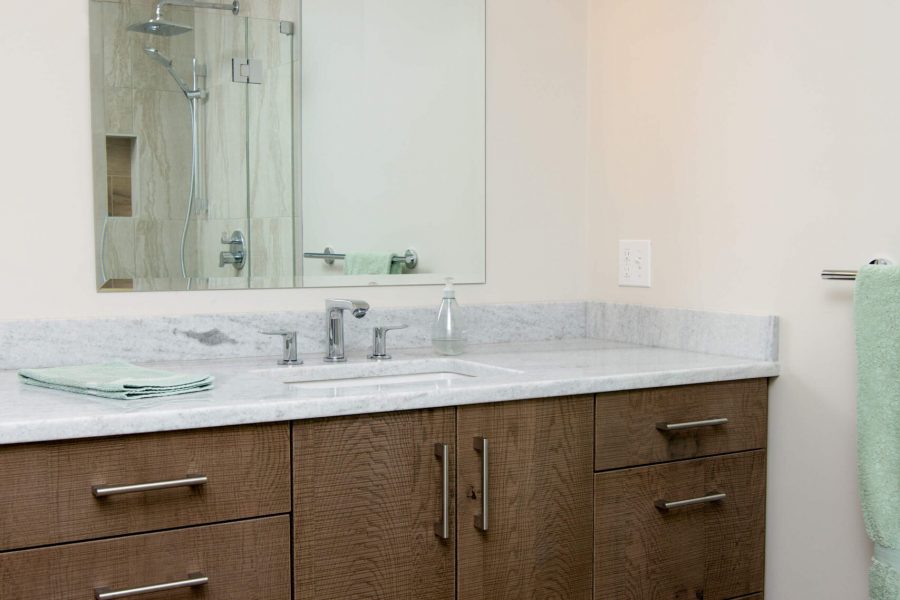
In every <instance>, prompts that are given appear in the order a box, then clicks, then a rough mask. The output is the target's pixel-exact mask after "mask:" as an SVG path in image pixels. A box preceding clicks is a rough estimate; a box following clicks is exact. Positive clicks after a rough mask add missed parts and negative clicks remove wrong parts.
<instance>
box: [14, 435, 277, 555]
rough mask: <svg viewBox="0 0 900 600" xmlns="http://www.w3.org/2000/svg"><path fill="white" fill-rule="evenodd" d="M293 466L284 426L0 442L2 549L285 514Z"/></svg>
mask: <svg viewBox="0 0 900 600" xmlns="http://www.w3.org/2000/svg"><path fill="white" fill-rule="evenodd" d="M290 468H291V463H290V432H289V428H288V425H287V424H274V425H250V426H243V427H229V428H222V429H204V430H195V431H181V432H165V433H154V434H149V435H135V436H121V437H115V438H103V439H93V440H80V441H72V442H53V443H46V444H25V445H19V446H2V447H0V550H9V549H16V548H26V547H33V546H41V545H47V544H55V543H61V542H70V541H77V540H86V539H92V538H99V537H107V536H113V535H121V534H129V533H138V532H142V531H155V530H159V529H170V528H174V527H183V526H187V525H200V524H205V523H213V522H217V521H226V520H233V519H241V518H248V517H256V516H265V515H271V514H276V513H287V512H290V510H291V471H290ZM188 475H202V476H204V477H206V482H205V483H201V484H196V485H183V486H181V487H171V488H166V489H155V490H148V491H136V492H135V491H132V492H128V493H117V492H123V491H127V490H115V489H113V490H107V491H111V492H112V494H111V495H108V496H101V497H98V496H97V495H95V491H94V489H93V488H94V486H123V485H133V484H146V483H158V482H165V481H173V480H176V481H177V480H183V479H185V478H186V477H187V476H188ZM182 483H186V482H182ZM194 483H197V481H196V480H195V482H194ZM97 493H100V494H102V493H103V492H102V491H98V492H97Z"/></svg>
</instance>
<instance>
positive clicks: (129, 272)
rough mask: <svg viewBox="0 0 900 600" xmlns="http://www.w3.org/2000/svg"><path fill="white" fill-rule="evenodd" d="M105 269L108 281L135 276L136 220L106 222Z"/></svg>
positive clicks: (110, 220)
mask: <svg viewBox="0 0 900 600" xmlns="http://www.w3.org/2000/svg"><path fill="white" fill-rule="evenodd" d="M103 248H104V252H103V267H104V269H105V271H106V278H107V279H130V278H132V277H134V275H135V223H134V219H129V218H115V217H111V218H109V219H107V220H106V240H105V242H104V244H103Z"/></svg>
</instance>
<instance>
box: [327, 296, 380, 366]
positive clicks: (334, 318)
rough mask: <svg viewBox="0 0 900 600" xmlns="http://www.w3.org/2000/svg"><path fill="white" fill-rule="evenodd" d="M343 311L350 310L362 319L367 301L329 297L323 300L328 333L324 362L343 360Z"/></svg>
mask: <svg viewBox="0 0 900 600" xmlns="http://www.w3.org/2000/svg"><path fill="white" fill-rule="evenodd" d="M344 311H350V314H352V315H353V316H354V317H356V318H357V319H362V318H363V317H365V316H366V314H367V313H368V312H369V303H368V302H366V301H365V300H346V299H343V298H329V299H328V300H326V301H325V330H326V333H327V335H328V353H327V354H326V355H325V362H344V361H345V360H347V358H346V356H345V355H344Z"/></svg>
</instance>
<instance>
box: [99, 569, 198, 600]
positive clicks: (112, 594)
mask: <svg viewBox="0 0 900 600" xmlns="http://www.w3.org/2000/svg"><path fill="white" fill-rule="evenodd" d="M208 583H209V577H207V576H205V575H203V574H202V573H191V574H190V575H188V578H187V579H182V580H181V581H172V582H169V583H157V584H154V585H145V586H142V587H136V588H129V589H127V590H110V589H109V588H105V587H103V588H97V589H95V590H94V600H116V598H130V597H131V596H139V595H141V594H149V593H152V592H164V591H167V590H177V589H180V588H192V587H200V586H204V585H206V584H208Z"/></svg>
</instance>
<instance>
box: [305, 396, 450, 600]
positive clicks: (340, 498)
mask: <svg viewBox="0 0 900 600" xmlns="http://www.w3.org/2000/svg"><path fill="white" fill-rule="evenodd" d="M455 436H456V411H455V409H453V408H444V409H435V410H420V411H406V412H397V413H387V414H377V415H364V416H354V417H342V418H335V419H323V420H318V421H305V422H300V423H296V424H295V425H294V465H295V468H296V475H295V480H294V485H295V507H294V508H295V513H294V539H295V542H296V543H295V547H294V553H295V562H294V564H295V567H296V572H295V579H296V583H297V584H296V598H297V599H298V600H348V599H351V598H352V599H354V600H453V598H454V597H455V594H456V591H455V590H456V588H455V585H456V582H455V575H456V535H455V531H454V523H453V515H454V508H455V500H454V498H453V492H454V489H455V486H454V483H455V478H454V474H455V470H456V468H455V459H454V456H453V450H452V449H453V446H454V438H455ZM435 444H446V445H447V446H448V447H449V451H448V453H447V457H446V459H443V460H447V461H449V463H447V473H448V482H447V484H448V487H447V494H448V498H447V502H448V517H449V519H450V523H448V532H449V539H446V540H442V539H440V538H439V537H438V536H437V535H436V534H435V523H436V522H437V521H439V520H441V519H442V516H443V506H442V502H443V492H444V486H443V478H442V475H443V468H444V464H443V460H442V459H441V458H439V457H437V456H436V455H435Z"/></svg>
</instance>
